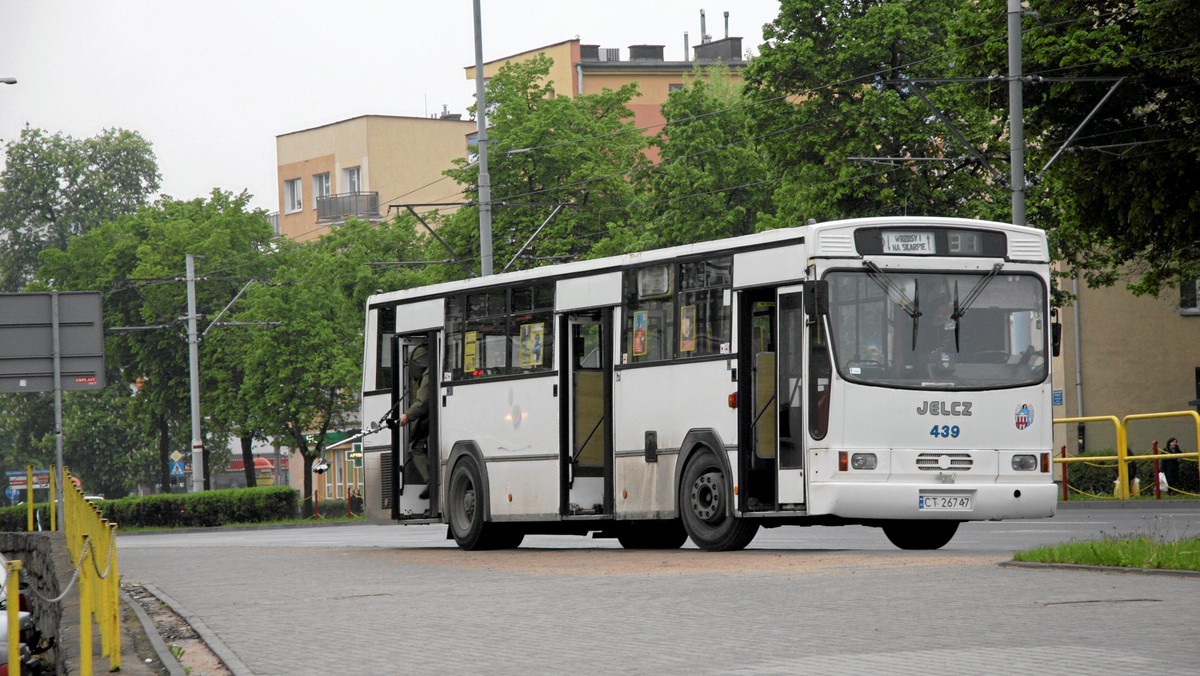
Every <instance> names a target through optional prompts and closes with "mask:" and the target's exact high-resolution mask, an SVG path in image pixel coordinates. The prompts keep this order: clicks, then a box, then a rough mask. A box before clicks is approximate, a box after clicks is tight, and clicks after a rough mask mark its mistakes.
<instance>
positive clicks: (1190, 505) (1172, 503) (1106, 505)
mask: <svg viewBox="0 0 1200 676" xmlns="http://www.w3.org/2000/svg"><path fill="white" fill-rule="evenodd" d="M1057 509H1200V500H1116V499H1113V500H1077V501H1075V502H1071V501H1067V502H1063V501H1062V500H1059V501H1058V507H1057Z"/></svg>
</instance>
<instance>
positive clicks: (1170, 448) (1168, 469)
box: [1162, 437, 1183, 490]
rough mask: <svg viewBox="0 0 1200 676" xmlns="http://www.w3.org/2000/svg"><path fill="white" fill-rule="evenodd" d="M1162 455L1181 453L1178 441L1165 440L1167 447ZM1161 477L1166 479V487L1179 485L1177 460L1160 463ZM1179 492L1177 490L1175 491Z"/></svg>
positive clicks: (1172, 438) (1174, 439)
mask: <svg viewBox="0 0 1200 676" xmlns="http://www.w3.org/2000/svg"><path fill="white" fill-rule="evenodd" d="M1163 452H1164V453H1183V451H1182V450H1181V449H1180V448H1179V440H1178V439H1176V438H1175V437H1171V438H1170V439H1167V446H1166V448H1164V449H1163ZM1162 471H1163V476H1165V477H1166V479H1167V487H1168V488H1170V487H1171V486H1178V485H1179V460H1177V459H1171V460H1163V461H1162ZM1176 490H1179V489H1176Z"/></svg>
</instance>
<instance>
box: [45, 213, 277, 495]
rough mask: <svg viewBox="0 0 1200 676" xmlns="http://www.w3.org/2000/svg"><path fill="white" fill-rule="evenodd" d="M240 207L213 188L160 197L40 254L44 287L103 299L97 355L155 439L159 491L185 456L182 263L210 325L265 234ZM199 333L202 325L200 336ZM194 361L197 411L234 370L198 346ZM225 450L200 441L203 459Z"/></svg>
mask: <svg viewBox="0 0 1200 676" xmlns="http://www.w3.org/2000/svg"><path fill="white" fill-rule="evenodd" d="M248 201H249V195H247V194H246V193H242V194H241V195H236V196H235V195H232V194H230V193H226V192H222V191H220V190H214V191H213V193H212V195H211V196H210V198H209V199H207V200H205V199H195V200H190V201H177V200H169V199H164V200H161V201H160V202H158V203H157V204H155V205H154V206H152V207H145V208H143V209H141V210H139V211H138V212H137V213H135V214H133V215H130V216H123V217H120V218H118V219H116V220H115V221H112V222H110V223H106V224H104V225H101V226H99V227H96V228H93V229H91V230H90V231H88V232H86V233H84V234H82V235H80V236H77V237H75V238H73V239H71V240H70V242H69V243H68V245H67V247H66V249H65V250H64V251H59V250H47V251H45V252H43V254H42V261H43V263H42V267H41V268H39V270H38V278H39V280H40V283H41V286H43V287H44V288H55V289H74V290H88V289H91V290H100V291H103V292H105V296H104V310H105V325H106V327H108V330H107V334H106V335H107V338H106V346H105V347H106V355H107V358H108V359H109V360H110V364H111V365H112V367H113V368H115V369H116V372H117V373H118V379H119V381H120V382H121V383H123V384H125V385H138V386H139V389H138V391H137V395H136V396H135V397H133V404H132V406H131V407H130V409H129V415H130V419H131V420H132V421H134V422H136V423H137V424H138V425H140V426H142V430H143V431H144V432H145V433H147V434H151V435H153V436H154V438H155V439H156V444H157V450H158V459H159V463H158V467H159V482H160V484H161V485H162V486H163V487H164V489H165V487H166V486H167V485H169V483H170V477H169V474H168V467H169V465H168V462H169V455H170V452H171V450H175V449H177V450H181V451H185V450H190V443H188V441H189V440H190V431H191V430H190V415H189V398H188V392H189V371H188V352H187V342H186V340H185V337H186V325H185V324H184V323H183V322H182V321H181V320H180V318H181V317H184V316H185V315H186V314H187V309H186V308H187V303H186V298H187V289H186V285H185V283H184V279H183V268H184V261H185V255H186V254H188V253H191V254H195V255H197V256H199V257H200V263H199V265H198V270H199V273H198V276H200V277H202V278H203V281H200V282H198V283H197V284H196V295H197V311H198V313H200V314H201V315H203V316H209V317H213V316H215V314H216V313H217V312H219V311H220V310H221V309H222V308H223V307H224V306H225V305H226V304H227V303H228V302H229V301H230V300H231V299H232V298H233V297H234V295H235V294H236V293H237V291H238V290H239V288H240V286H241V284H243V283H244V282H245V279H246V278H247V277H249V276H253V274H254V273H255V272H256V271H257V270H259V269H260V268H261V265H262V263H261V262H260V261H259V259H260V258H261V257H262V256H264V255H265V254H266V252H267V250H268V249H267V243H268V241H269V240H270V238H271V236H272V234H273V233H272V230H271V227H270V225H269V224H268V223H267V220H266V216H265V214H264V213H263V212H261V211H247V208H246V205H247V203H248ZM205 326H207V324H206V323H204V322H203V321H201V325H200V330H203V328H204V327H205ZM115 327H155V328H153V329H151V330H126V331H114V330H113V329H114V328H115ZM200 354H201V366H200V374H201V378H202V381H201V385H202V392H203V393H204V395H203V398H202V406H203V399H205V398H218V399H219V398H220V397H221V396H222V392H223V391H222V390H220V389H218V388H217V387H216V386H215V384H214V383H216V382H217V381H218V379H217V378H216V377H215V375H216V374H221V373H224V372H225V371H226V370H228V369H231V368H236V366H237V365H236V364H232V365H231V364H229V363H226V362H223V361H222V358H223V357H225V356H226V355H224V354H223V353H219V352H216V351H207V350H204V349H203V348H202V349H201V351H200ZM215 431H217V432H222V433H223V432H225V431H226V430H215ZM224 446H225V439H224V438H220V439H218V440H217V441H215V442H213V443H206V447H207V448H208V449H210V451H212V452H219V450H218V449H223V448H224ZM209 455H212V453H208V454H206V458H207V457H208V456H209ZM205 476H206V477H207V476H210V473H208V472H206V473H205Z"/></svg>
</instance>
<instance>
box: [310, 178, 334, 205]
mask: <svg viewBox="0 0 1200 676" xmlns="http://www.w3.org/2000/svg"><path fill="white" fill-rule="evenodd" d="M329 185H330V184H329V172H325V173H324V174H313V189H312V192H313V208H314V209H316V208H317V200H319V199H321V198H322V197H329Z"/></svg>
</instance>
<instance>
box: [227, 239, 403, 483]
mask: <svg viewBox="0 0 1200 676" xmlns="http://www.w3.org/2000/svg"><path fill="white" fill-rule="evenodd" d="M414 226H415V223H414V222H413V221H412V220H411V219H408V218H402V219H395V220H393V221H390V222H387V223H381V224H378V225H372V224H368V223H365V222H361V221H351V222H348V223H346V224H345V225H342V226H340V227H338V228H337V229H335V230H333V231H332V232H331V233H330V234H328V235H325V236H324V237H322V238H321V239H319V240H317V241H316V242H310V243H307V244H297V243H294V242H291V241H282V242H278V243H277V249H276V251H275V252H274V253H272V257H273V258H275V259H276V263H275V266H274V269H275V272H274V275H273V276H272V279H271V283H270V284H269V285H262V286H256V287H254V288H253V289H251V290H250V291H249V292H248V293H247V295H246V303H245V304H244V305H243V306H242V309H241V310H240V311H239V312H238V313H237V316H238V319H239V320H241V321H262V322H282V325H281V326H279V327H278V328H275V329H272V330H269V331H256V332H254V333H252V334H249V338H248V340H246V341H244V343H242V344H241V345H240V346H239V353H240V358H241V360H242V373H243V378H242V380H241V383H240V397H241V401H242V402H243V403H244V405H245V406H246V413H247V415H248V416H249V417H250V418H251V419H253V420H254V421H255V424H256V425H257V427H258V428H259V429H261V430H262V431H263V432H265V433H266V434H269V435H272V436H275V437H277V438H279V439H281V440H282V441H283V442H284V443H286V445H287V446H289V447H290V448H291V449H292V450H293V451H297V452H299V453H300V454H301V456H302V457H303V459H304V467H303V472H304V481H305V494H306V495H308V494H311V493H312V472H311V468H312V463H313V460H315V459H317V458H318V457H320V456H321V454H322V453H323V452H324V446H325V443H326V438H327V437H328V435H329V433H330V432H334V431H340V430H344V429H346V428H347V427H350V426H352V425H355V424H356V423H357V421H356V420H355V415H354V413H355V411H356V409H357V403H358V395H359V391H360V387H361V384H362V353H363V351H362V345H363V326H364V319H365V306H366V300H367V296H369V295H370V294H372V293H375V292H376V291H377V290H380V289H397V288H406V287H408V286H414V285H417V284H420V283H424V282H425V281H427V280H426V278H425V276H424V275H425V274H426V273H425V272H423V271H422V270H421V269H420V268H410V267H404V266H395V267H391V266H382V265H373V263H384V262H398V261H406V260H423V259H424V258H423V257H424V256H426V255H427V252H426V250H425V249H426V246H427V244H426V242H425V241H424V240H423V239H422V238H420V237H418V236H417V233H416V230H415V227H414Z"/></svg>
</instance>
